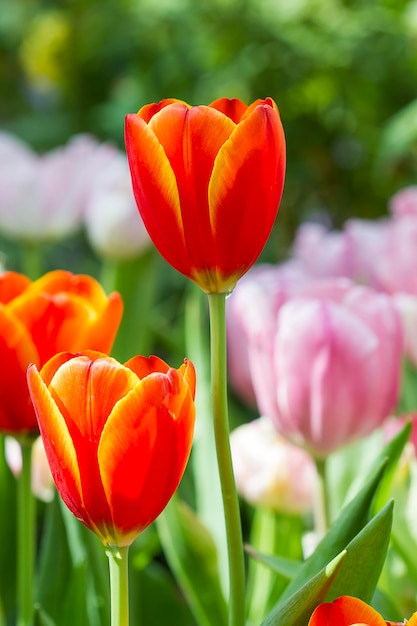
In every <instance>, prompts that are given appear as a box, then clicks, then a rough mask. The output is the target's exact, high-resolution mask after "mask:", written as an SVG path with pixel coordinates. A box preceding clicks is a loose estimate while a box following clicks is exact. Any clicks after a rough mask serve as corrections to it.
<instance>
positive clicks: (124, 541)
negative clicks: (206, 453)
mask: <svg viewBox="0 0 417 626" xmlns="http://www.w3.org/2000/svg"><path fill="white" fill-rule="evenodd" d="M28 382H29V389H30V394H31V397H32V400H33V403H34V406H35V410H36V414H37V417H38V421H39V427H40V431H41V436H42V439H43V442H44V445H45V450H46V454H47V457H48V461H49V465H50V467H51V471H52V475H53V477H54V480H55V484H56V486H57V489H58V491H59V493H60V494H61V497H62V499H63V500H64V502H65V504H66V505H67V507H68V508H69V509H70V511H72V513H73V514H74V515H75V516H76V517H77V518H78V519H79V520H80V521H82V522H83V523H84V524H85V525H86V526H87V527H88V528H90V529H91V530H92V531H94V532H95V533H96V534H97V535H98V536H99V537H100V538H101V540H102V541H103V542H104V543H105V544H106V545H117V546H119V547H121V546H128V545H130V543H131V542H132V541H133V540H134V539H135V537H136V536H137V535H138V534H139V533H140V532H141V531H142V530H144V529H145V528H146V527H147V526H148V525H149V524H150V523H151V522H153V520H154V519H155V518H156V517H157V516H158V515H159V513H161V511H162V510H163V508H164V507H165V506H166V504H167V502H168V500H169V499H170V498H171V496H172V495H173V493H174V491H175V490H176V489H177V487H178V484H179V482H180V480H181V478H182V475H183V473H184V470H185V466H186V463H187V460H188V456H189V453H190V449H191V443H192V436H193V428H194V416H195V407H194V394H195V372H194V366H193V365H192V363H191V362H189V361H185V362H184V364H183V365H182V366H181V367H180V368H179V369H178V370H177V369H172V368H170V367H169V366H168V365H167V364H166V363H165V362H164V361H162V360H161V359H159V358H157V357H150V358H149V359H147V358H145V357H141V356H136V357H133V358H132V359H130V360H129V361H128V362H127V363H125V364H124V365H121V364H120V363H118V362H117V361H115V360H114V359H112V358H110V357H108V356H106V355H105V354H102V353H99V352H92V351H87V352H81V353H79V354H77V355H72V354H69V353H61V354H58V355H56V356H55V357H53V358H52V359H51V360H50V361H48V363H47V364H46V365H45V366H44V367H43V369H42V370H41V372H40V373H39V372H38V370H37V368H36V366H35V365H31V366H30V367H29V369H28Z"/></svg>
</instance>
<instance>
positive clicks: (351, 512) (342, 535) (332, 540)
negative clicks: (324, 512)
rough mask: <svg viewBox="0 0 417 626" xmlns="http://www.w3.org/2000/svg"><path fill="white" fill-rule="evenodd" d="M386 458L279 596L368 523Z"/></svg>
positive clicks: (288, 592)
mask: <svg viewBox="0 0 417 626" xmlns="http://www.w3.org/2000/svg"><path fill="white" fill-rule="evenodd" d="M386 464H387V462H386V461H385V462H384V463H382V464H381V465H380V466H379V468H378V469H377V471H376V472H375V473H374V475H373V476H372V477H371V479H370V480H369V482H368V483H367V484H366V485H365V487H363V489H362V490H361V491H360V492H359V493H358V494H357V495H356V497H355V498H353V500H351V502H349V503H348V504H347V505H346V506H345V507H344V509H343V510H342V512H341V513H340V515H339V517H338V518H337V520H336V521H335V523H334V524H333V526H332V527H331V528H330V530H329V531H328V532H327V534H326V535H325V537H324V538H323V539H322V540H321V542H320V543H319V545H318V546H317V548H316V550H315V551H314V552H313V554H312V555H311V556H310V557H309V558H308V559H307V560H306V561H305V562H304V564H303V565H302V567H301V568H300V570H299V572H298V574H297V575H296V576H295V578H294V579H293V580H292V581H291V583H290V584H289V585H288V587H287V588H286V590H285V591H284V593H283V595H282V598H281V600H283V599H286V598H288V597H289V596H291V595H292V594H293V593H295V591H297V589H299V588H300V587H301V586H302V585H304V584H305V583H306V582H307V581H308V580H309V579H310V578H312V577H313V576H314V575H315V574H317V572H319V571H320V570H321V568H323V567H324V566H325V565H326V564H327V563H329V562H330V561H331V560H332V559H333V558H335V557H336V556H337V555H338V554H339V553H340V552H342V550H345V548H346V546H347V545H348V544H349V543H350V542H351V541H352V540H353V539H354V537H355V536H356V535H357V534H358V533H359V532H360V531H361V530H362V528H363V527H364V526H365V525H366V524H367V523H368V520H369V516H370V515H369V513H370V509H371V506H372V500H373V497H374V495H375V493H376V491H377V488H378V486H379V484H380V482H381V479H382V477H383V475H384V471H385V467H386Z"/></svg>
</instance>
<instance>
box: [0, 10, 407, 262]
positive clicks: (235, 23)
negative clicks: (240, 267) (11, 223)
mask: <svg viewBox="0 0 417 626" xmlns="http://www.w3.org/2000/svg"><path fill="white" fill-rule="evenodd" d="M0 93H1V98H0V126H1V128H2V130H5V131H7V132H10V133H13V134H15V135H17V136H18V137H19V138H21V139H23V140H25V141H26V142H28V143H29V144H30V146H31V147H32V148H34V149H35V150H37V151H46V150H50V149H52V148H54V147H56V146H58V145H61V144H64V143H65V142H67V141H68V139H69V138H70V137H71V136H72V135H74V134H78V133H90V134H92V135H94V136H95V137H96V138H98V139H99V140H101V141H110V142H113V143H115V144H116V145H117V146H118V147H119V148H120V149H123V118H124V115H125V114H126V113H127V112H135V111H137V110H138V109H139V108H140V107H141V106H142V105H143V104H145V103H148V102H152V101H158V100H160V99H162V98H166V97H176V98H180V99H184V100H186V101H188V102H189V103H190V104H208V103H210V102H211V101H212V100H214V99H216V98H218V97H220V96H229V97H239V98H241V99H243V100H244V101H246V102H247V103H249V102H251V101H252V100H254V99H256V98H258V97H261V98H262V97H266V96H271V97H272V98H274V99H275V100H276V102H277V104H278V106H279V109H280V112H281V116H282V120H283V124H284V128H285V131H286V136H287V143H288V173H287V182H286V187H285V192H284V198H283V202H282V205H281V215H280V218H279V220H278V221H279V228H277V229H276V232H275V233H274V235H273V237H272V238H271V240H270V242H269V244H268V248H267V251H266V255H267V256H270V257H271V260H278V258H279V257H280V256H283V251H285V249H286V246H287V245H289V243H290V242H291V240H292V237H293V234H294V232H295V229H296V227H297V225H298V224H299V223H300V222H301V221H302V220H305V219H311V218H313V219H314V218H316V217H319V218H321V219H325V220H328V221H329V222H330V224H329V225H331V226H333V227H336V228H337V227H339V226H340V225H341V224H342V223H343V221H344V220H345V219H346V218H347V217H352V216H358V217H362V218H368V217H369V218H373V217H378V216H381V215H383V214H384V213H385V212H386V207H387V201H388V199H389V197H390V195H392V194H393V193H394V192H395V191H397V190H398V189H399V188H401V187H403V186H406V185H409V184H412V183H413V182H415V180H416V169H417V1H416V0H402V1H401V2H398V1H397V0H379V1H373V0H279V1H278V0H199V1H198V2H197V1H195V0H157V1H156V0H100V2H98V1H97V0H50V1H47V0H43V1H42V0H13V2H12V1H10V0H0Z"/></svg>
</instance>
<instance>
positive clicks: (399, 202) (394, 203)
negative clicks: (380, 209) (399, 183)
mask: <svg viewBox="0 0 417 626" xmlns="http://www.w3.org/2000/svg"><path fill="white" fill-rule="evenodd" d="M388 208H389V210H390V212H391V213H392V215H394V217H404V216H405V215H414V216H415V217H417V185H410V186H409V187H404V189H400V190H399V191H397V193H395V194H394V195H393V196H392V197H391V198H390V201H389V203H388Z"/></svg>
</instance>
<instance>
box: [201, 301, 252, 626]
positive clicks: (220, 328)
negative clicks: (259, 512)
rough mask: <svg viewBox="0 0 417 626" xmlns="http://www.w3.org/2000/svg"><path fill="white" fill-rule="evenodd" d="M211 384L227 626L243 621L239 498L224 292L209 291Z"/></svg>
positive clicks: (242, 563) (242, 569) (242, 558)
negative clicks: (231, 424) (226, 579)
mask: <svg viewBox="0 0 417 626" xmlns="http://www.w3.org/2000/svg"><path fill="white" fill-rule="evenodd" d="M208 298H209V308H210V350H211V385H212V394H213V421H214V436H215V441H216V453H217V464H218V468H219V475H220V483H221V489H222V497H223V508H224V517H225V523H226V535H227V550H228V558H229V593H230V603H229V626H243V625H244V623H245V564H244V557H243V541H242V526H241V521H240V509H239V501H238V497H237V492H236V485H235V479H234V475H233V465H232V456H231V452H230V439H229V417H228V405H227V362H226V295H225V294H217V293H212V294H209V296H208Z"/></svg>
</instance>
